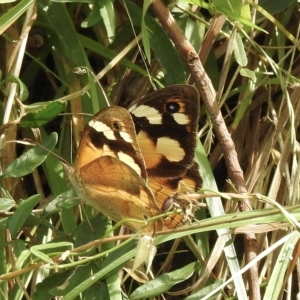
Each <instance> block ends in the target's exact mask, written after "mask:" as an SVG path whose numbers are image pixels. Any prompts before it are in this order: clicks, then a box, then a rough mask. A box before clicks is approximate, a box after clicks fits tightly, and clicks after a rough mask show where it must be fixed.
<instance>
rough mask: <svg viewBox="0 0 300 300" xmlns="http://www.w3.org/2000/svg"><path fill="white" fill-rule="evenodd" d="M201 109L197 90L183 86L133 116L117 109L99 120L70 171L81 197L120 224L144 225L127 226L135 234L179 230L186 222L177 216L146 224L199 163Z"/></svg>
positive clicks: (133, 110) (145, 103) (149, 100)
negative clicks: (195, 155) (194, 159)
mask: <svg viewBox="0 0 300 300" xmlns="http://www.w3.org/2000/svg"><path fill="white" fill-rule="evenodd" d="M198 106H199V105H198V94H197V92H196V90H195V89H194V88H192V87H190V86H186V85H178V86H172V88H171V89H170V88H166V89H162V90H160V91H158V92H155V93H152V94H150V95H149V96H146V97H145V98H143V99H142V100H140V101H139V102H137V103H135V104H134V105H133V106H131V107H130V108H129V110H128V111H127V110H126V109H124V108H122V107H118V106H112V107H109V108H106V109H104V110H102V111H101V112H99V113H97V114H96V115H94V116H93V118H92V119H91V120H90V121H89V123H88V124H87V126H86V128H85V130H84V132H83V135H82V139H81V142H80V145H79V148H78V152H77V160H76V164H75V167H74V169H72V168H68V169H67V172H68V175H69V178H70V180H71V182H72V184H73V185H74V187H75V189H76V191H77V193H78V194H79V197H80V198H81V199H82V200H83V201H84V202H86V203H88V204H90V205H92V206H93V207H94V208H96V209H97V210H98V211H101V212H102V213H104V214H105V215H107V216H109V217H110V218H112V219H113V220H114V221H116V222H118V221H121V220H123V219H136V220H139V221H142V222H139V223H138V222H134V221H129V222H127V223H126V225H127V226H128V227H129V228H131V229H132V230H134V231H137V230H140V229H142V230H143V232H153V230H161V229H168V228H174V227H176V226H178V224H179V223H180V220H181V219H182V218H179V217H178V216H175V215H174V218H173V219H171V220H168V221H167V222H166V221H162V220H157V221H155V223H154V224H148V225H146V224H147V221H148V219H150V218H152V217H154V216H156V215H159V214H160V213H161V208H162V206H163V203H164V201H165V200H166V199H167V198H168V197H169V196H170V195H172V194H173V193H175V192H178V191H179V190H180V185H181V182H183V181H184V180H183V179H184V176H185V175H186V174H187V173H188V170H189V169H190V168H191V167H192V165H193V164H194V162H193V157H194V149H195V145H196V131H197V120H198ZM195 174H196V173H195ZM199 178H200V175H199ZM199 178H198V177H197V176H193V179H192V181H193V180H194V181H195V182H196V181H199ZM198 186H199V184H198V183H195V185H194V187H193V189H195V187H198Z"/></svg>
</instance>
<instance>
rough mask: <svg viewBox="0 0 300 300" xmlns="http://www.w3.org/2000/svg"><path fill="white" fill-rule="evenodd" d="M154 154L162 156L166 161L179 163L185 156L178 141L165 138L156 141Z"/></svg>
mask: <svg viewBox="0 0 300 300" xmlns="http://www.w3.org/2000/svg"><path fill="white" fill-rule="evenodd" d="M156 152H157V153H161V154H163V155H164V156H165V157H166V159H167V160H168V161H171V162H172V161H181V160H183V158H184V156H185V152H184V150H183V149H182V148H181V147H180V144H179V143H178V141H175V140H172V139H170V138H167V137H161V138H159V139H157V144H156Z"/></svg>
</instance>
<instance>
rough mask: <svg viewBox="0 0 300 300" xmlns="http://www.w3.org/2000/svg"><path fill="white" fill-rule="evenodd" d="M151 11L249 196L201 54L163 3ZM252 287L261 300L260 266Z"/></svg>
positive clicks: (250, 247) (248, 248)
mask: <svg viewBox="0 0 300 300" xmlns="http://www.w3.org/2000/svg"><path fill="white" fill-rule="evenodd" d="M151 8H152V10H153V12H154V13H155V15H156V17H157V18H158V20H159V21H160V22H161V24H162V26H163V28H164V29H165V30H166V31H167V32H168V34H169V36H170V38H171V39H172V41H173V42H174V44H175V45H176V48H177V50H178V51H179V52H180V54H181V56H182V57H183V59H184V61H185V62H186V63H187V65H188V67H189V70H190V72H191V75H192V76H193V79H194V81H195V83H196V86H197V87H198V89H199V91H200V94H201V97H202V99H203V101H204V103H205V106H206V108H207V111H208V113H209V116H210V118H211V120H212V122H213V125H214V129H215V132H216V136H217V138H218V141H219V144H220V146H221V148H222V152H223V154H224V158H225V162H226V166H227V170H228V175H229V178H230V179H231V181H232V182H233V184H234V185H235V187H236V188H237V189H238V191H239V192H240V193H246V192H247V189H246V185H245V180H244V175H243V171H242V169H241V167H240V164H239V161H238V158H237V153H236V150H235V145H234V143H233V141H232V138H231V136H230V134H229V132H228V130H227V127H226V125H225V122H224V119H223V116H222V114H221V111H220V109H219V106H218V103H217V102H216V101H215V97H216V92H215V90H214V87H213V85H212V83H211V80H210V78H209V77H208V75H207V74H206V72H205V70H204V68H203V65H202V63H201V61H200V59H199V57H198V55H197V52H196V51H195V49H194V48H193V46H192V45H191V43H190V42H189V41H188V40H187V39H186V37H185V36H184V34H183V33H182V32H181V30H180V29H179V27H178V26H177V24H176V22H175V20H174V18H173V16H172V15H171V13H170V12H169V10H168V9H167V8H166V7H165V5H164V4H163V3H162V2H161V0H153V2H152V4H151ZM249 207H250V204H249V200H248V199H247V200H244V201H240V202H239V209H240V210H241V211H247V210H249ZM244 242H245V261H246V263H248V262H250V261H251V260H252V259H254V258H255V257H256V249H257V241H256V237H255V234H252V233H247V234H245V235H244ZM247 278H248V283H249V292H250V293H249V298H250V299H255V300H258V299H260V298H261V297H260V290H259V284H258V270H257V266H256V265H255V266H253V267H252V268H251V269H250V270H249V272H248V273H247Z"/></svg>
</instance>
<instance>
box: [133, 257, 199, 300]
mask: <svg viewBox="0 0 300 300" xmlns="http://www.w3.org/2000/svg"><path fill="white" fill-rule="evenodd" d="M199 268H200V264H199V263H198V262H194V263H190V264H188V265H186V266H185V267H183V268H181V269H178V270H176V271H173V272H170V273H166V274H163V275H161V276H158V277H157V278H155V279H153V280H151V281H149V282H147V283H145V284H144V285H142V286H140V287H138V288H137V289H136V290H135V291H134V292H133V293H132V294H131V295H130V299H131V300H138V299H146V298H151V297H155V296H158V295H161V294H163V293H166V292H167V291H168V290H169V289H170V288H171V287H172V286H173V285H175V284H177V283H179V282H182V281H184V280H186V279H188V278H189V277H191V276H192V275H193V274H194V272H195V271H196V270H198V269H199Z"/></svg>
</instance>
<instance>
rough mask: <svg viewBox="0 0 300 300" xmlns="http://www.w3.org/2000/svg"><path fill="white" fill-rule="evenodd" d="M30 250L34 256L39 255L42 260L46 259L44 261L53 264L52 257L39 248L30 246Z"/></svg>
mask: <svg viewBox="0 0 300 300" xmlns="http://www.w3.org/2000/svg"><path fill="white" fill-rule="evenodd" d="M30 252H31V253H32V254H33V255H34V256H36V257H38V258H39V259H40V260H41V261H44V262H46V263H48V264H53V261H52V259H51V258H50V257H49V256H48V255H46V254H44V253H43V252H41V251H38V250H36V249H34V248H33V247H32V248H30Z"/></svg>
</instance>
